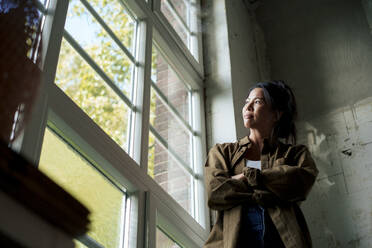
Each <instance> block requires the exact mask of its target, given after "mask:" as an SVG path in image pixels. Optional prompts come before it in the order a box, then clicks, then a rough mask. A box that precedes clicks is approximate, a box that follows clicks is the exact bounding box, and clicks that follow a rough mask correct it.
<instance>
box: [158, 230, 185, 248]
mask: <svg viewBox="0 0 372 248" xmlns="http://www.w3.org/2000/svg"><path fill="white" fill-rule="evenodd" d="M156 247H157V248H181V247H180V246H179V245H178V244H177V243H176V242H174V241H173V240H172V239H171V238H169V237H168V236H167V235H166V234H165V233H164V232H163V231H162V230H160V229H159V228H156Z"/></svg>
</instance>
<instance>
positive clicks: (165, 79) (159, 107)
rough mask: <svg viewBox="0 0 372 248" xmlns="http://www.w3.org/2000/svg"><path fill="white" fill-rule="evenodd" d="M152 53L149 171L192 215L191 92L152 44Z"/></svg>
mask: <svg viewBox="0 0 372 248" xmlns="http://www.w3.org/2000/svg"><path fill="white" fill-rule="evenodd" d="M152 55H153V56H152V84H151V102H150V132H151V133H150V135H149V165H148V171H149V174H150V175H151V176H152V177H153V178H154V179H155V181H156V182H157V183H158V184H159V185H160V186H161V187H162V188H163V189H164V190H165V191H167V192H168V193H169V194H170V195H171V196H172V197H173V198H174V199H175V200H176V201H177V202H178V203H179V204H180V205H181V206H182V207H183V208H184V209H185V210H186V211H188V212H189V213H190V214H191V215H193V210H194V209H193V207H194V206H193V200H194V195H193V191H194V186H193V185H194V184H193V180H194V178H193V175H194V173H193V159H192V149H191V148H192V140H193V130H192V127H191V125H190V123H191V116H192V115H193V114H192V112H191V101H190V95H191V92H190V89H188V88H187V85H185V84H184V83H183V82H182V80H180V78H179V77H178V76H177V74H176V73H175V72H174V71H173V69H172V68H171V66H170V65H169V64H168V63H167V61H166V60H165V59H164V57H163V56H162V55H161V54H160V53H159V51H158V49H157V48H156V47H155V46H154V47H153V52H152Z"/></svg>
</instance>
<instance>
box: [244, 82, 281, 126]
mask: <svg viewBox="0 0 372 248" xmlns="http://www.w3.org/2000/svg"><path fill="white" fill-rule="evenodd" d="M242 114H243V120H244V126H245V127H246V128H253V129H266V130H267V129H270V130H271V128H272V127H273V126H274V123H275V122H276V120H277V115H276V113H275V112H274V111H272V109H271V106H269V104H268V103H266V102H265V97H264V91H263V89H261V88H255V89H253V90H252V91H251V93H250V94H249V96H248V98H247V99H246V100H245V105H244V107H243V110H242Z"/></svg>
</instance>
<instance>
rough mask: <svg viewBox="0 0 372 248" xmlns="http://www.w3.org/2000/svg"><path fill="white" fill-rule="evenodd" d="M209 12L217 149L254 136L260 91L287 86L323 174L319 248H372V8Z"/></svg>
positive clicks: (329, 2) (348, 1)
mask: <svg viewBox="0 0 372 248" xmlns="http://www.w3.org/2000/svg"><path fill="white" fill-rule="evenodd" d="M205 2H206V3H207V4H206V5H207V7H209V9H210V10H211V11H210V12H207V18H206V20H208V22H207V24H208V25H207V28H208V29H206V30H207V31H208V32H207V35H206V46H205V47H206V53H205V58H206V61H207V64H206V72H207V88H206V93H207V94H206V101H207V110H208V112H207V116H206V117H207V118H206V119H207V123H208V125H207V128H208V142H209V143H208V146H209V147H210V146H211V145H213V143H215V142H226V141H230V140H234V138H235V137H241V136H242V134H243V133H244V132H246V131H245V130H244V129H243V128H242V124H241V117H240V109H241V105H242V102H243V101H244V98H245V97H246V93H245V92H246V91H247V90H248V88H249V87H250V86H251V85H252V83H253V82H254V81H256V80H265V79H267V78H271V79H284V80H287V81H288V82H289V84H290V85H291V86H292V87H293V88H294V90H295V94H296V96H297V100H298V105H299V113H300V120H299V123H298V130H299V143H304V144H307V145H308V146H309V148H310V150H311V151H312V153H313V156H314V159H315V160H316V162H317V165H318V168H319V170H320V174H319V177H318V180H317V182H316V183H315V186H314V188H313V190H312V192H311V194H310V196H309V198H308V200H307V201H306V202H305V203H304V204H303V205H302V209H303V210H304V213H305V217H306V219H307V220H308V224H309V227H310V231H311V234H312V237H313V241H314V247H372V82H371V78H372V36H371V31H370V30H371V27H370V26H369V25H368V23H371V21H370V20H372V18H371V16H372V13H371V12H370V11H371V10H372V7H371V6H372V4H371V1H370V0H363V1H360V0H337V1H336V0H314V1H295V0H282V1H276V0H265V1H248V0H246V1H244V0H230V1H226V0H225V1H223V0H214V1H212V0H206V1H205ZM250 2H255V4H256V6H251V5H250ZM362 3H363V4H362ZM219 4H220V5H219ZM244 6H245V9H244ZM247 6H250V8H253V10H249V8H246V7H247ZM217 7H219V8H217ZM254 7H257V8H254ZM217 9H218V11H216V10H217ZM232 10H234V11H235V12H232ZM230 11H231V12H230ZM366 16H367V17H366ZM256 22H257V23H256ZM267 61H268V62H267ZM217 65H219V66H217ZM232 103H233V105H232ZM229 110H230V112H228V111H229ZM232 113H233V114H232ZM217 116H218V118H217ZM231 116H233V117H234V119H235V120H234V123H231V121H232V117H231ZM229 118H231V119H229ZM216 121H217V123H215V122H216ZM234 129H235V130H234ZM226 130H234V131H231V133H229V134H227V132H229V131H226ZM234 132H235V133H234ZM234 135H235V137H233V136H234Z"/></svg>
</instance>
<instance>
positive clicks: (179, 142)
mask: <svg viewBox="0 0 372 248" xmlns="http://www.w3.org/2000/svg"><path fill="white" fill-rule="evenodd" d="M151 96H152V97H151V102H150V106H151V107H150V121H151V122H150V124H151V125H152V126H153V127H154V128H155V130H156V131H157V132H158V133H159V134H160V136H161V137H162V138H163V139H164V140H165V141H166V142H167V143H168V146H169V147H170V148H171V149H172V150H173V151H174V152H175V153H176V154H177V156H178V157H180V159H181V160H182V161H183V162H185V163H186V164H187V165H189V166H190V167H191V168H192V165H191V159H190V156H191V154H190V153H191V138H192V136H191V134H190V132H189V131H188V130H186V129H185V128H184V127H183V126H182V125H181V124H180V122H179V121H178V120H177V119H176V118H175V116H174V115H173V114H172V113H171V112H169V111H168V109H167V107H166V106H165V105H164V103H163V102H162V101H161V100H160V99H159V98H158V96H157V95H156V94H155V93H154V89H151Z"/></svg>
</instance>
